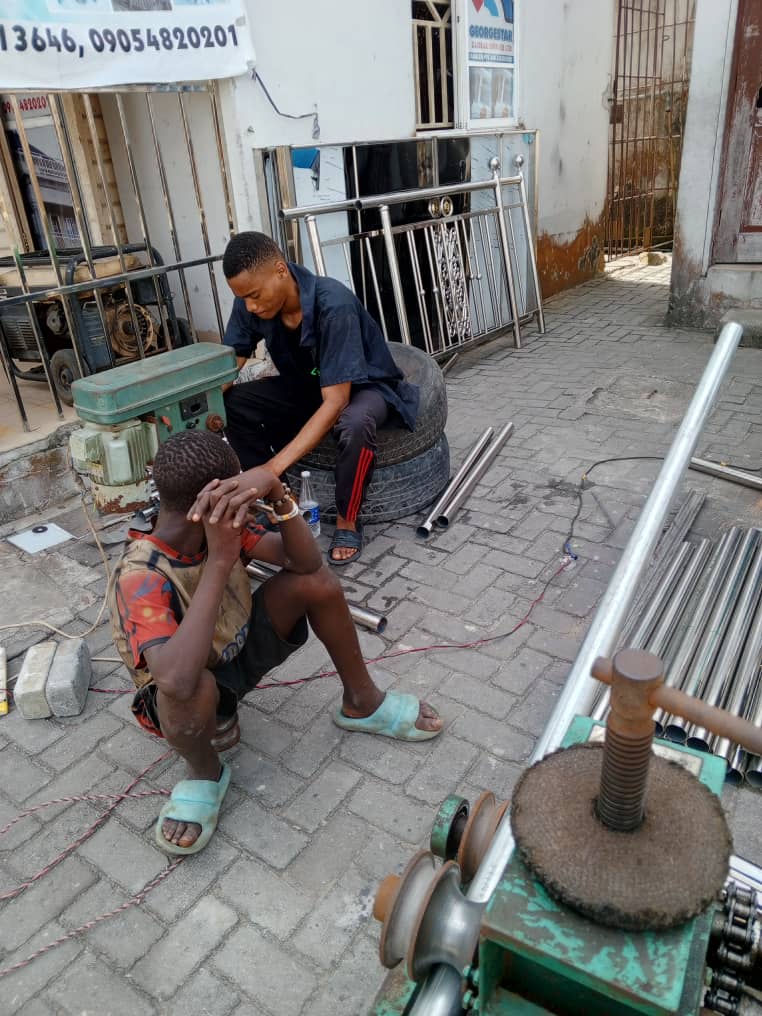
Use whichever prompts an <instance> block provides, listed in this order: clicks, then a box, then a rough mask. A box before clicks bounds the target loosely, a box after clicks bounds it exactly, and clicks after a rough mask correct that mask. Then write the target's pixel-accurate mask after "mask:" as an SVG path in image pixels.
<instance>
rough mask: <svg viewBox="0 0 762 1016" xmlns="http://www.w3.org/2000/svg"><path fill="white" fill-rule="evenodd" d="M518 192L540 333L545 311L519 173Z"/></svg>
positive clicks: (543, 329) (525, 194) (523, 186)
mask: <svg viewBox="0 0 762 1016" xmlns="http://www.w3.org/2000/svg"><path fill="white" fill-rule="evenodd" d="M519 194H520V196H521V214H522V215H523V217H524V231H525V233H526V236H527V248H528V254H529V268H530V271H531V272H532V285H533V286H534V295H535V299H536V301H537V311H536V313H537V329H538V331H539V332H540V335H544V334H545V311H544V310H543V307H542V293H541V292H540V276H539V274H538V271H537V250H536V247H535V241H534V237H533V236H532V223H531V222H530V221H529V202H528V200H527V189H526V186H525V184H524V174H523V173H521V172H520V173H519Z"/></svg>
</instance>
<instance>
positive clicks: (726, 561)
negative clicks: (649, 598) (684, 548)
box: [654, 526, 741, 740]
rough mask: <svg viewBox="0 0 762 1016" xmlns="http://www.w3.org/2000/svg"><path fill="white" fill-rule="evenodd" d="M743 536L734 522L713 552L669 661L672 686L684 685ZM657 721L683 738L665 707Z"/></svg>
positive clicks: (667, 677) (668, 676) (668, 677)
mask: <svg viewBox="0 0 762 1016" xmlns="http://www.w3.org/2000/svg"><path fill="white" fill-rule="evenodd" d="M740 539H741V530H740V529H739V528H738V527H737V526H734V527H733V528H732V529H728V530H727V532H725V533H724V534H723V536H722V538H721V540H720V542H719V544H718V546H717V549H716V550H715V552H714V554H713V555H712V560H711V561H710V562H709V572H708V575H707V579H706V583H705V585H704V588H703V590H702V592H701V594H700V596H699V600H698V603H697V604H696V607H695V609H694V610H693V612H692V614H691V618H690V621H689V622H688V626H687V627H686V629H685V631H684V632H683V635H682V638H681V639H680V642H679V644H678V646H677V649H676V651H675V655H674V656H673V658H672V660H670V662H669V663H668V664H667V667H666V670H665V674H664V682H665V684H668V685H669V686H670V687H672V688H682V686H683V682H684V681H685V678H686V676H687V674H688V671H689V668H690V664H691V661H692V660H693V657H694V655H695V653H696V647H697V646H698V644H699V641H700V640H701V636H702V635H703V633H704V629H705V628H706V623H707V621H708V619H709V615H710V614H711V612H712V608H713V607H714V604H715V601H716V599H717V596H718V594H719V591H720V587H721V585H722V583H723V581H724V578H725V575H726V573H727V570H728V568H729V566H730V562H731V560H732V558H733V555H734V554H735V551H736V548H737V547H738V544H739V542H740ZM654 719H655V721H656V723H657V724H659V725H661V726H662V727H663V728H664V729H665V732H666V734H667V736H668V737H670V736H672V733H674V734H675V736H676V739H677V740H682V739H683V737H684V735H683V732H682V728H680V730H675V731H673V732H670V729H669V725H668V721H669V719H670V717H669V716H668V715H666V714H665V713H664V712H663V711H662V710H657V712H656V715H655V717H654Z"/></svg>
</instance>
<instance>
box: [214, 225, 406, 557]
mask: <svg viewBox="0 0 762 1016" xmlns="http://www.w3.org/2000/svg"><path fill="white" fill-rule="evenodd" d="M222 270H223V272H224V273H225V278H226V279H227V281H228V285H229V286H230V288H231V289H232V291H233V292H234V293H235V296H236V300H235V303H234V305H233V312H232V314H231V315H230V321H229V322H228V326H227V329H226V331H225V339H224V341H225V343H226V345H228V346H232V347H233V349H235V352H236V356H237V358H238V365H239V367H240V366H242V365H243V364H244V363H245V362H246V360H247V359H248V358H249V356H250V355H251V354H252V352H253V351H254V348H255V347H256V345H257V343H258V342H259V340H260V339H264V341H265V345H266V347H267V351H268V352H269V354H270V357H271V358H272V361H273V363H274V364H275V366H276V367H277V369H278V371H279V376H278V377H273V378H263V379H261V380H258V381H250V382H246V383H242V384H237V385H233V386H232V387H231V388H229V389H228V391H227V392H226V395H225V406H226V412H227V420H228V422H227V428H226V434H227V437H228V440H229V442H230V444H231V445H232V446H233V449H234V450H235V452H236V454H237V455H238V458H239V459H240V461H241V465H242V467H243V469H244V470H248V469H253V468H254V467H256V466H262V465H265V466H267V467H268V468H269V469H271V470H272V471H273V473H275V475H276V476H282V475H283V474H284V473H285V471H286V470H287V469H289V468H290V467H291V466H293V465H294V464H295V463H296V462H298V461H299V460H300V459H301V458H302V457H303V456H304V455H306V454H307V453H308V452H310V451H312V449H313V448H315V447H316V445H318V444H320V442H321V441H322V440H323V438H324V437H325V436H326V434H328V433H329V432H331V431H333V435H334V437H335V439H336V444H337V447H338V454H337V459H336V474H335V475H336V508H337V512H338V517H337V520H336V532H335V534H334V537H333V541H332V543H331V548H330V550H329V552H328V560H329V561H330V562H331V563H332V564H337V565H338V564H347V563H348V562H349V561H353V560H356V559H357V557H358V556H359V554H360V551H361V549H362V527H361V525H360V523H359V522H358V515H359V512H360V508H361V507H362V502H363V498H364V495H365V491H366V489H367V486H368V483H369V482H370V479H371V476H372V475H373V467H374V465H375V460H376V431H377V430H378V428H379V427H382V426H383V425H384V424H385V423H386V422H387V421H390V422H391V421H394V422H397V423H399V422H401V423H403V424H404V425H405V426H406V427H408V428H409V429H410V430H412V429H413V427H414V426H415V420H416V415H417V412H418V388H417V387H416V386H415V385H412V384H409V383H408V382H407V381H405V380H404V378H403V375H402V373H401V371H400V370H399V368H398V367H397V365H396V364H395V362H394V360H393V358H392V355H391V353H390V352H389V347H388V345H387V343H386V340H385V339H384V336H383V334H382V332H381V330H380V329H379V327H378V325H377V324H376V322H375V321H374V320H373V318H371V317H370V315H369V314H368V312H367V311H366V310H365V308H364V307H363V306H362V304H361V303H360V301H359V300H358V299H357V298H356V297H355V296H354V294H353V293H352V292H351V291H350V290H349V289H347V287H346V286H343V285H342V284H341V283H340V282H337V281H336V280H335V279H328V278H324V277H322V276H316V275H314V274H313V273H312V272H310V271H308V270H307V269H306V268H303V267H302V266H300V265H296V264H292V263H291V262H288V261H286V258H285V256H284V254H283V252H282V251H281V250H280V248H279V247H278V246H277V244H276V243H275V242H274V241H273V240H272V239H271V238H270V237H269V236H265V235H264V234H263V233H250V232H247V233H239V234H238V235H237V236H234V237H233V239H232V240H231V241H230V243H229V244H228V245H227V248H226V249H225V254H224V256H223V259H222Z"/></svg>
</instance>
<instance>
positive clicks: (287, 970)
mask: <svg viewBox="0 0 762 1016" xmlns="http://www.w3.org/2000/svg"><path fill="white" fill-rule="evenodd" d="M212 963H213V965H214V966H215V967H216V968H217V969H218V970H220V971H221V972H222V973H223V974H225V976H226V977H227V979H228V980H229V981H230V982H231V983H232V984H236V985H239V986H240V988H241V990H242V991H244V992H246V994H247V995H250V996H251V997H252V998H253V999H254V1001H255V1002H259V1003H260V1004H261V1005H262V1006H264V1007H265V1008H266V1009H268V1010H269V1011H270V1012H273V1013H278V1014H279V1016H299V1013H301V1012H303V1011H304V1010H303V1006H304V1004H305V1002H306V1001H307V999H308V998H309V997H310V995H311V994H312V992H313V991H314V990H315V985H316V984H317V978H316V977H315V974H314V973H313V972H312V970H310V968H309V965H308V963H307V961H304V960H303V961H301V962H299V961H297V960H295V959H294V958H293V957H292V954H291V953H290V952H286V951H285V950H284V949H282V948H281V947H280V946H277V945H273V943H272V942H270V941H268V939H267V938H265V936H264V935H263V934H262V933H261V932H258V931H256V930H255V929H254V928H249V927H243V928H238V929H237V930H236V931H234V932H233V934H232V935H231V936H230V938H229V939H228V940H227V942H226V943H225V945H224V946H223V947H222V949H220V950H219V951H218V952H217V953H215V955H214V958H213V960H212Z"/></svg>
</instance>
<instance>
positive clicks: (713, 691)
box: [687, 532, 762, 751]
mask: <svg viewBox="0 0 762 1016" xmlns="http://www.w3.org/2000/svg"><path fill="white" fill-rule="evenodd" d="M755 536H756V542H755V544H754V546H755V550H754V557H753V558H752V561H751V564H750V565H749V568H748V571H747V572H746V578H745V580H744V584H743V587H742V589H741V592H740V595H739V596H738V599H737V601H736V604H735V607H734V609H733V617H732V619H731V621H730V624H729V626H728V629H727V633H726V635H725V638H724V639H723V641H722V646H721V647H720V651H719V653H718V654H717V657H716V659H715V662H714V667H713V668H712V674H711V678H710V681H709V682H708V684H707V688H706V692H705V693H704V695H702V698H703V700H704V701H705V702H707V703H708V704H709V705H710V706H722V705H723V704H724V702H725V698H726V696H727V695H728V693H729V692H730V691H731V688H732V681H733V677H734V675H735V672H736V667H737V665H738V661H739V659H740V657H741V651H742V649H743V646H744V642H745V641H746V636H747V635H748V633H749V628H750V626H751V622H752V619H753V617H754V611H755V609H756V606H757V601H758V600H759V590H760V582H761V581H762V547H760V544H759V533H758V532H757V533H755ZM731 711H732V710H731ZM712 739H713V737H712V732H711V731H710V730H707V729H706V728H705V727H693V728H691V730H690V731H689V732H688V742H687V743H688V747H689V748H697V749H698V750H699V751H708V750H709V743H710V741H711V740H712Z"/></svg>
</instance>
